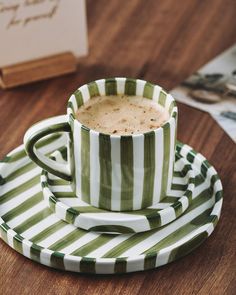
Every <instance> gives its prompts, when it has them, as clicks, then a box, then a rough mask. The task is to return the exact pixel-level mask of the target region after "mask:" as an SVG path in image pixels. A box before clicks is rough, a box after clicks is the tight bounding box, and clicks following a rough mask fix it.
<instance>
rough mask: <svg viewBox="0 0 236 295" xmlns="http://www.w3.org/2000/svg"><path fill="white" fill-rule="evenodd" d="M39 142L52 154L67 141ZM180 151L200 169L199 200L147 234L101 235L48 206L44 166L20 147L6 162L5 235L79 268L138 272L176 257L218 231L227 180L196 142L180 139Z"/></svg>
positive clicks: (53, 262)
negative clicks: (42, 177) (193, 145)
mask: <svg viewBox="0 0 236 295" xmlns="http://www.w3.org/2000/svg"><path fill="white" fill-rule="evenodd" d="M39 144H40V146H41V147H40V149H41V151H42V152H44V153H46V154H47V153H51V152H52V151H54V150H56V149H58V148H60V146H62V141H61V140H60V138H58V135H56V136H55V135H54V136H53V137H50V138H47V139H45V140H44V141H42V142H40V143H39ZM63 144H64V143H63ZM177 150H178V153H179V154H180V155H181V156H183V157H184V158H185V159H186V160H187V161H188V162H189V163H191V165H192V167H193V169H194V171H195V173H196V178H195V185H196V188H195V189H194V192H193V201H192V203H191V205H190V206H189V208H188V209H187V210H186V211H185V212H184V214H183V215H182V216H180V217H179V218H178V219H176V220H175V221H173V222H172V223H170V224H168V225H166V226H164V227H161V228H159V229H154V230H151V231H148V232H145V233H129V234H101V233H98V232H87V231H85V230H82V229H78V228H76V227H74V226H73V225H72V224H68V223H66V222H64V221H62V220H60V219H59V218H58V217H57V216H56V215H55V214H54V213H53V212H52V211H51V210H50V209H49V208H48V206H47V204H46V203H45V201H44V199H43V194H42V191H41V185H40V173H41V169H40V168H38V167H36V166H35V164H33V163H32V162H31V160H30V159H29V158H28V157H27V156H26V154H25V152H24V148H23V146H20V147H18V148H16V149H15V150H14V151H12V152H11V153H9V154H8V155H7V156H6V157H5V158H4V159H3V160H2V162H1V163H0V174H1V177H0V216H1V217H0V234H1V238H2V239H3V240H4V241H5V242H6V243H7V244H8V245H9V246H10V247H12V248H13V249H15V250H16V251H17V252H19V253H21V254H22V255H24V256H26V257H28V258H30V259H32V260H34V261H37V262H39V263H41V264H44V265H47V266H50V267H54V268H59V269H64V270H69V271H76V272H89V273H123V272H132V271H140V270H145V269H150V268H155V267H159V266H161V265H163V264H166V263H169V262H171V261H173V260H176V259H177V258H179V257H181V256H183V255H186V254H187V253H189V252H191V251H192V250H193V249H195V248H196V247H197V246H199V245H200V244H201V243H202V242H203V241H204V240H205V239H207V237H208V236H209V235H210V234H211V233H212V232H213V230H214V227H215V226H216V224H217V222H218V219H219V216H220V211H221V206H222V185H221V181H220V179H219V177H218V175H217V173H216V171H215V169H214V168H213V167H212V166H211V165H210V164H209V163H208V161H207V160H206V159H205V158H204V157H203V156H202V155H201V154H197V153H196V152H195V151H193V150H192V149H191V147H189V146H187V145H182V144H178V146H177Z"/></svg>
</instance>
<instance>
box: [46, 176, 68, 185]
mask: <svg viewBox="0 0 236 295" xmlns="http://www.w3.org/2000/svg"><path fill="white" fill-rule="evenodd" d="M47 182H48V184H49V185H51V186H57V185H68V186H69V184H68V181H66V180H64V179H59V178H58V179H50V178H49V177H48V176H47Z"/></svg>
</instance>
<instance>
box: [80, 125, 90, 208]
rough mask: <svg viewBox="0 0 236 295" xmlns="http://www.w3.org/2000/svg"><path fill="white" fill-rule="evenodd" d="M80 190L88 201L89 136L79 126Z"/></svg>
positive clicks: (88, 201) (86, 131)
mask: <svg viewBox="0 0 236 295" xmlns="http://www.w3.org/2000/svg"><path fill="white" fill-rule="evenodd" d="M81 191H82V199H83V201H85V202H87V203H90V136H89V131H88V130H85V129H84V128H81Z"/></svg>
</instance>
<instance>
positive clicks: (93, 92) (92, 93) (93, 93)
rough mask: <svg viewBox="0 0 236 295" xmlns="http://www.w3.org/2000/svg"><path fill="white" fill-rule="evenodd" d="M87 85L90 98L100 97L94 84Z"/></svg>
mask: <svg viewBox="0 0 236 295" xmlns="http://www.w3.org/2000/svg"><path fill="white" fill-rule="evenodd" d="M87 85H88V90H89V94H90V97H93V96H99V95H100V93H99V89H98V85H97V83H96V82H91V83H89V84H87Z"/></svg>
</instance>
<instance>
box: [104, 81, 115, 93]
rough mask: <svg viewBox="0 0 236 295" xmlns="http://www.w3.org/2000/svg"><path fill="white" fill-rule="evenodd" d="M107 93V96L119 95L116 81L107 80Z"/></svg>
mask: <svg viewBox="0 0 236 295" xmlns="http://www.w3.org/2000/svg"><path fill="white" fill-rule="evenodd" d="M105 93H106V95H117V83H116V79H114V78H111V79H106V80H105Z"/></svg>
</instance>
